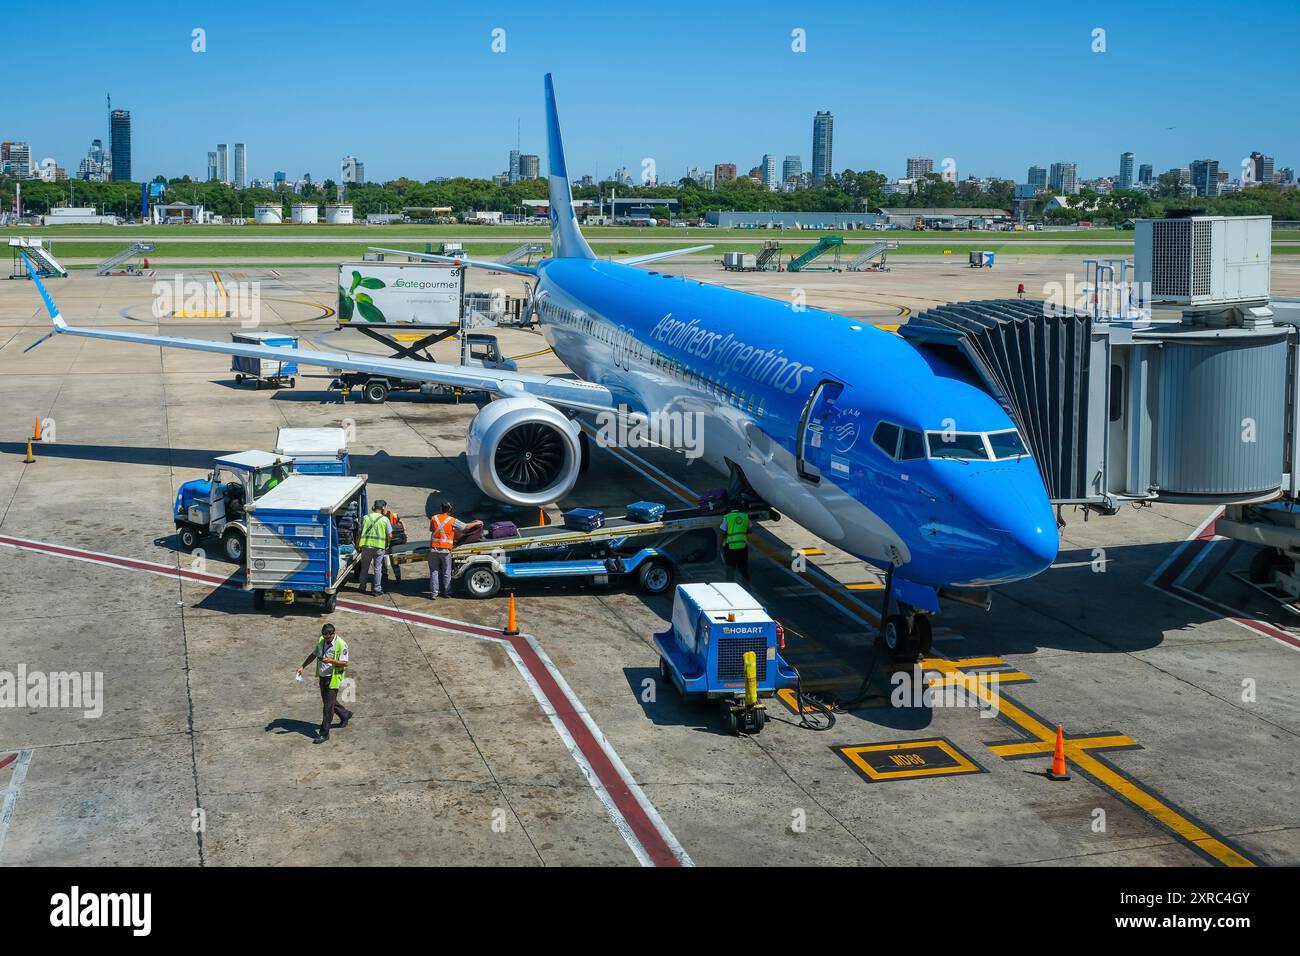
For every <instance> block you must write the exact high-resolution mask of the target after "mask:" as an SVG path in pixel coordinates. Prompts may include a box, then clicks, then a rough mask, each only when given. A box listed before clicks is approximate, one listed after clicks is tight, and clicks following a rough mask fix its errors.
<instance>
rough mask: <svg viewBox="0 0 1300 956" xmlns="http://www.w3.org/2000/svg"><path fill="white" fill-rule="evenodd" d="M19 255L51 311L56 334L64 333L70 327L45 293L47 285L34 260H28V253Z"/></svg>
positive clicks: (21, 252)
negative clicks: (38, 273) (42, 280)
mask: <svg viewBox="0 0 1300 956" xmlns="http://www.w3.org/2000/svg"><path fill="white" fill-rule="evenodd" d="M18 254H19V255H20V256H22V257H23V265H25V266H26V267H27V274H28V275H29V276H31V277H32V281H33V282H35V283H36V290H37V291H38V292H40V294H41V298H42V299H44V300H45V308H46V309H47V310H49V313H50V321H51V322H53V323H54V330H55V331H56V332H62V331H64V330H65V329H66V328H67V327H68V323H67V322H64V321H63V316H61V315H59V307H58V306H56V305H55V304H54V300H53V299H51V298H50V294H49V293H48V292H46V291H45V283H43V282H41V278H40V276H38V275H37V274H36V267H35V266H33V265H32V260H31V259H28V258H27V253H25V252H23V251H22V250H21V249H20V250H19V251H18Z"/></svg>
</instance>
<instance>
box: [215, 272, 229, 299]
mask: <svg viewBox="0 0 1300 956" xmlns="http://www.w3.org/2000/svg"><path fill="white" fill-rule="evenodd" d="M212 281H213V282H215V283H216V284H217V291H218V292H220V293H221V294H222V295H223V296H224V295H225V294H226V287H225V286H224V285H222V284H221V276H219V275H217V270H216V269H213V270H212Z"/></svg>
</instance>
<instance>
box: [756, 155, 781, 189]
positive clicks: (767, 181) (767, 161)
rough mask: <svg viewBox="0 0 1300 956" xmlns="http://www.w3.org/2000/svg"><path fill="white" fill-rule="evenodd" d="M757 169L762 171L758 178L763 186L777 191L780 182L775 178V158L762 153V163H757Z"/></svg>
mask: <svg viewBox="0 0 1300 956" xmlns="http://www.w3.org/2000/svg"><path fill="white" fill-rule="evenodd" d="M759 167H760V168H761V169H762V173H761V174H760V178H761V180H762V183H763V185H765V186H766V187H767V188H768V189H771V190H776V189H779V188H780V186H781V182H780V180H778V179H777V178H776V157H775V156H773V155H772V154H771V153H764V154H763V161H762V162H761V163H759Z"/></svg>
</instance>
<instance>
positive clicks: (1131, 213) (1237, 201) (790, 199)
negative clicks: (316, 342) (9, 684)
mask: <svg viewBox="0 0 1300 956" xmlns="http://www.w3.org/2000/svg"><path fill="white" fill-rule="evenodd" d="M1164 179H1165V178H1164V177H1162V178H1161V181H1160V182H1158V183H1157V184H1156V188H1155V189H1154V190H1153V191H1152V192H1150V193H1145V192H1139V191H1136V190H1115V191H1113V192H1110V193H1106V194H1098V193H1094V192H1092V191H1091V190H1087V189H1085V190H1082V191H1081V192H1080V193H1079V194H1078V195H1077V196H1074V197H1071V199H1070V205H1069V207H1068V208H1066V209H1058V210H1050V211H1048V212H1047V213H1046V218H1047V220H1048V221H1049V222H1055V223H1072V222H1079V221H1084V220H1089V221H1093V222H1103V223H1116V222H1121V221H1123V220H1124V219H1130V218H1141V217H1147V216H1161V215H1163V214H1164V213H1165V212H1167V211H1170V210H1176V209H1190V208H1200V209H1205V210H1206V211H1207V212H1209V213H1213V214H1216V215H1272V216H1273V217H1274V218H1276V219H1288V220H1300V190H1297V189H1283V188H1281V187H1279V186H1276V185H1260V186H1254V187H1251V188H1249V189H1246V190H1243V191H1241V192H1237V193H1229V194H1227V195H1225V196H1219V197H1213V198H1192V197H1186V196H1182V195H1180V192H1181V190H1180V187H1179V185H1178V184H1177V183H1173V182H1165V181H1164ZM153 181H154V182H165V183H166V187H167V188H166V193H165V197H164V198H165V201H168V202H177V201H179V202H186V203H201V204H202V205H203V206H204V207H205V208H207V209H208V210H209V211H210V212H213V213H216V214H218V215H221V216H224V217H226V218H227V219H230V218H234V217H240V216H242V217H246V218H252V215H253V207H254V206H257V205H261V204H265V203H276V202H278V203H280V204H281V205H282V206H283V207H284V210H285V213H286V215H285V218H286V219H287V218H288V211H289V207H291V206H292V205H293V204H294V203H299V202H308V203H327V202H334V201H335V199H336V197H337V196H338V188H337V185H336V184H335V183H334V182H333V181H331V180H325V181H323V182H321V183H319V184H317V183H312V184H310V185H308V186H307V187H306V188H305V189H303V190H302V191H301V192H292V191H285V190H273V189H269V188H264V187H256V188H253V187H250V188H247V189H236V188H235V187H234V186H231V185H228V184H226V183H219V182H202V181H196V180H192V179H190V178H189V177H188V176H186V177H183V178H180V179H170V180H164V179H163V178H162V177H161V176H159V177H155V179H154V180H153ZM14 182H15V181H14V180H13V178H12V177H4V178H0V210H5V211H11V210H12V209H13V195H14ZM887 182H888V180H887V178H886V177H885V176H884V175H883V174H881V173H878V172H876V171H874V170H867V171H865V172H855V171H853V170H851V169H846V170H844V171H843V172H840V173H837V174H834V175H832V176H829V177H827V178H826V180H825V181H824V182H823V183H822V184H821V185H819V186H816V187H811V188H806V189H797V190H794V191H791V192H773V191H772V190H769V189H768V188H767V187H766V186H764V185H762V184H761V183H757V182H754V181H753V180H751V179H749V178H747V177H746V178H740V179H735V180H731V181H728V182H724V183H720V184H718V185H717V187H716V188H715V189H706V188H704V186H703V185H701V184H700V183H698V182H696V181H694V180H692V179H689V178H685V179H681V180H679V181H678V182H676V183H673V184H671V185H669V184H663V185H653V186H650V185H634V186H628V185H621V184H618V183H613V182H604V183H600V184H598V185H591V186H580V185H576V186H574V189H573V195H574V198H575V199H588V200H596V199H600V198H605V199H608V198H609V196H610V195H611V192H613V193H616V194H617V195H618V196H619V197H620V198H639V199H644V200H646V205H647V206H649V207H651V208H652V209H656V206H655V202H654V201H655V200H656V199H676V200H677V201H678V203H679V205H678V208H677V215H679V216H681V217H682V218H685V219H699V218H701V217H703V215H704V214H705V213H706V212H708V211H710V210H719V211H733V212H860V211H862V209H863V207H864V206H866V207H867V208H884V209H889V208H898V207H909V208H913V207H914V208H926V209H934V208H994V209H1007V210H1010V209H1012V208H1013V202H1014V199H1013V189H1014V187H1013V185H1012V183H1011V182H1010V181H1008V180H993V181H991V182H990V183H989V184H988V185H987V186H986V187H981V186H980V185H979V184H978V183H977V182H975V181H972V180H967V181H963V182H949V181H946V180H944V179H943V178H942V177H941V176H939V175H938V174H933V173H932V174H930V175H927V176H925V177H924V178H923V179H921V180H920V181H919V182H918V183H917V185H916V188H915V189H914V190H913V191H912V192H911V193H910V194H902V195H898V194H892V193H886V192H885V184H886V183H887ZM22 194H23V208H24V209H25V210H26V211H28V212H32V213H44V212H48V211H49V209H50V208H51V207H54V206H61V205H72V206H95V207H97V208H99V209H100V210H102V211H103V212H104V213H106V214H109V215H117V216H121V217H123V218H125V219H132V218H135V217H137V216H138V215H139V211H140V184H139V183H127V182H106V183H102V182H85V181H82V180H63V181H60V182H43V181H40V180H24V181H23V183H22ZM546 197H547V185H546V180H544V179H532V180H524V181H522V182H518V183H510V184H508V185H498V184H497V183H495V182H492V181H491V180H486V179H468V178H463V177H456V178H453V179H444V180H433V181H429V182H420V181H419V180H414V179H406V178H402V179H395V180H392V181H390V182H386V183H360V184H355V183H354V184H348V185H347V186H346V187H345V198H346V201H347V202H350V203H352V206H353V212H354V214H355V216H356V217H357V218H362V217H364V216H366V215H369V214H371V213H400V212H401V211H402V210H403V209H404V208H407V207H413V206H414V207H431V206H449V207H451V209H452V212H453V214H454V215H457V216H463V215H465V214H467V213H470V212H474V211H480V210H491V211H498V212H503V213H507V214H514V213H518V212H520V210H521V207H522V203H523V201H524V200H526V199H545V198H546ZM1048 198H1049V197H1045V196H1044V197H1040V198H1039V199H1038V200H1036V201H1035V202H1034V203H1032V204H1031V205H1030V207H1029V209H1028V210H1027V211H1026V212H1027V215H1028V216H1029V217H1030V218H1038V217H1039V216H1040V215H1043V210H1042V206H1043V203H1044V201H1045V200H1046V199H1048ZM657 210H658V212H659V213H660V214H662V215H666V214H667V207H666V206H660V207H657Z"/></svg>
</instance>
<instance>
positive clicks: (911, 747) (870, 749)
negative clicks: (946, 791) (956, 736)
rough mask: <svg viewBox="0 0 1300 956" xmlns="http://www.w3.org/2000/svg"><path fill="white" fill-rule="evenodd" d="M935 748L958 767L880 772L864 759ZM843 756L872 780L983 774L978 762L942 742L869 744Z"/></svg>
mask: <svg viewBox="0 0 1300 956" xmlns="http://www.w3.org/2000/svg"><path fill="white" fill-rule="evenodd" d="M929 748H934V749H936V750H940V751H942V752H943V753H944V754H946V755H947V756H948V757H949V758H950V759H952V760H953V761H954V762H955V763H956V766H955V767H951V766H950V767H918V768H915V769H910V770H905V769H899V770H893V769H889V770H884V771H881V770H878V769H876V768H875V767H873V766H871V764H869V763H867V762H866V761H865V760H863V759H862V754H864V753H899V752H903V753H907V752H911V751H918V750H924V749H929ZM838 750H839V752H840V753H842V754H843V755H844V756H845V757H846V758H848V760H849V761H850V762H851V763H852V764H853V766H855V767H857V768H858V769H859V770H860V771H861V772H862V773H863V774H865V775H866V776H867V777H868V778H869V779H871V780H907V779H911V778H914V777H939V776H948V777H951V776H956V775H959V774H963V773H979V770H980V768H979V767H977V766H976V765H975V764H974V762H972V761H971V760H969V759H967V758H966V757H965V756H964V755H963V754H961V753H959V752H958V751H957V750H955V749H954V748H953V746H952V745H951V744H949V743H948V741H946V740H942V739H938V738H935V739H931V740H906V741H900V742H897V743H888V744H868V745H866V746H863V747H840V748H838Z"/></svg>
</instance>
